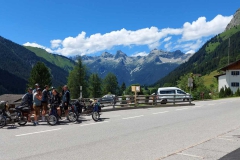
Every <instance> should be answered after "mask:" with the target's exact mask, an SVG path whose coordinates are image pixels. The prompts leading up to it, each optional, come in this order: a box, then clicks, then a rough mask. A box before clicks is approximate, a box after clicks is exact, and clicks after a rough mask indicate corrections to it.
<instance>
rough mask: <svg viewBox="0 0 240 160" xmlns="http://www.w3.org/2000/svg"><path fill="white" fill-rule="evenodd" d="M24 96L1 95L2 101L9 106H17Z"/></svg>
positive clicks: (0, 99)
mask: <svg viewBox="0 0 240 160" xmlns="http://www.w3.org/2000/svg"><path fill="white" fill-rule="evenodd" d="M22 96H23V95H22V94H3V95H0V101H7V102H8V103H9V104H15V103H17V102H19V101H20V100H21V99H22Z"/></svg>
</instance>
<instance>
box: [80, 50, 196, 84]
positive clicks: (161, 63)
mask: <svg viewBox="0 0 240 160" xmlns="http://www.w3.org/2000/svg"><path fill="white" fill-rule="evenodd" d="M191 56H192V55H191V54H184V53H182V52H181V51H179V50H177V51H175V52H166V51H162V50H158V49H154V50H152V51H151V52H150V53H149V54H148V55H147V56H137V57H129V56H127V54H125V53H124V52H122V51H121V50H119V51H117V52H116V54H115V55H113V54H111V53H108V52H104V53H102V54H101V55H100V56H95V57H91V56H86V55H85V56H82V61H83V63H84V64H86V66H87V67H88V68H89V70H90V71H91V72H93V73H98V74H99V75H100V77H101V78H104V77H105V76H106V75H107V74H108V73H109V72H112V73H114V74H115V75H116V76H117V78H118V82H119V84H121V83H122V82H125V84H126V85H130V84H134V83H139V84H142V85H144V84H147V85H149V84H153V83H155V82H156V81H157V80H158V79H160V78H162V77H164V76H166V75H167V74H168V73H169V72H171V71H172V70H173V69H175V68H176V67H177V66H178V65H179V64H181V63H183V62H186V61H187V60H188V59H189V58H190V57H191Z"/></svg>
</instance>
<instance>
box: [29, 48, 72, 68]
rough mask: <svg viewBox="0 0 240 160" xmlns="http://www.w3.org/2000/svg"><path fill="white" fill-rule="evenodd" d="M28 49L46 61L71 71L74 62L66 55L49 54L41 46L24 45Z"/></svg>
mask: <svg viewBox="0 0 240 160" xmlns="http://www.w3.org/2000/svg"><path fill="white" fill-rule="evenodd" d="M25 48H27V49H28V50H30V51H32V52H34V53H35V54H36V55H37V56H38V57H42V58H44V59H46V60H47V61H48V62H50V63H52V64H55V65H56V66H58V67H61V68H63V69H64V70H66V71H71V70H72V69H73V67H74V65H75V62H74V61H72V60H71V59H68V58H66V57H63V56H60V55H56V54H51V53H48V52H47V51H45V50H44V49H41V48H36V47H30V46H25Z"/></svg>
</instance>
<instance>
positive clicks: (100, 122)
mask: <svg viewBox="0 0 240 160" xmlns="http://www.w3.org/2000/svg"><path fill="white" fill-rule="evenodd" d="M107 122H109V121H103V122H95V123H88V124H83V125H80V127H84V126H90V125H94V124H101V123H107Z"/></svg>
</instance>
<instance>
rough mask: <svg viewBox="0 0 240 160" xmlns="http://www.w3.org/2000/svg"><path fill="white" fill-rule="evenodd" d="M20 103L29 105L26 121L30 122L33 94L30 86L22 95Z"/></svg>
mask: <svg viewBox="0 0 240 160" xmlns="http://www.w3.org/2000/svg"><path fill="white" fill-rule="evenodd" d="M20 105H21V106H27V107H29V109H30V112H29V114H28V122H30V121H31V115H32V114H33V94H32V88H28V92H27V93H26V94H24V95H23V97H22V102H21V104H20Z"/></svg>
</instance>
